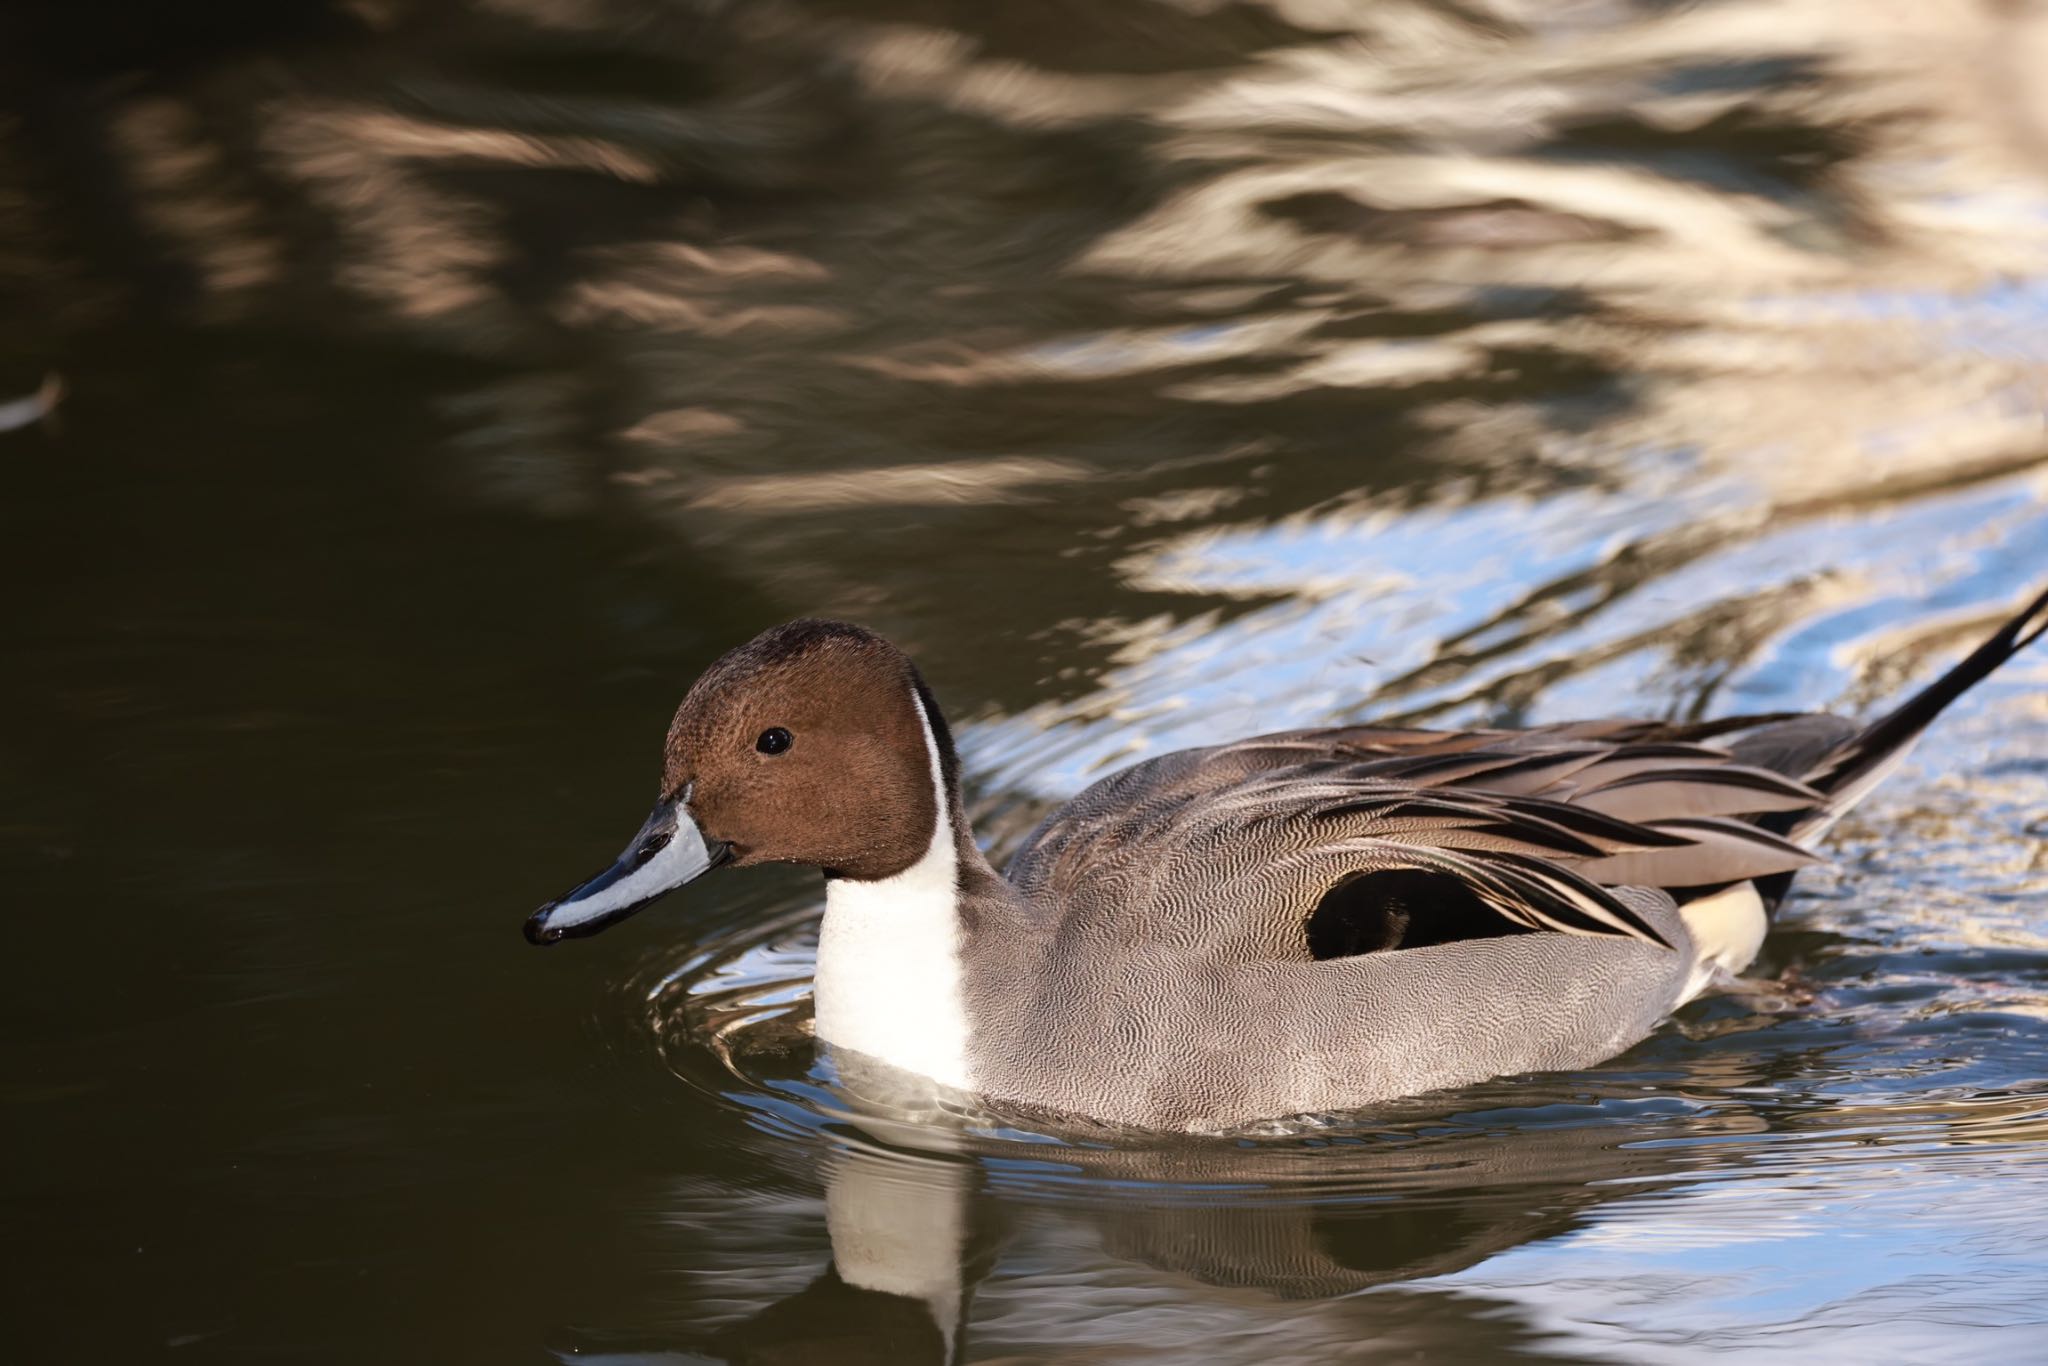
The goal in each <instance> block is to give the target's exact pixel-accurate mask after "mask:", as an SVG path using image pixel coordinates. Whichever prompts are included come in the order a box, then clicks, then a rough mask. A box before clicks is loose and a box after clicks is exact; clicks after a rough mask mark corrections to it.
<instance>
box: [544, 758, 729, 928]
mask: <svg viewBox="0 0 2048 1366" xmlns="http://www.w3.org/2000/svg"><path fill="white" fill-rule="evenodd" d="M688 796H689V793H688V792H687V791H686V792H684V793H683V794H682V795H681V796H678V797H675V798H672V799H668V800H664V801H661V802H659V803H657V804H656V805H655V808H654V814H653V815H651V816H649V817H648V818H647V824H645V825H643V826H641V827H640V833H639V834H637V835H635V836H633V842H632V843H631V844H629V845H627V846H626V852H625V853H623V854H621V855H619V861H618V862H617V863H614V864H613V865H612V866H611V867H609V868H607V869H605V870H604V871H603V872H602V873H599V874H598V875H597V876H596V877H594V878H592V879H590V881H588V882H586V883H584V884H583V885H582V886H580V887H578V888H576V889H575V890H574V891H572V892H570V893H568V894H567V895H565V896H561V897H557V898H556V899H555V900H553V901H550V902H549V903H548V904H547V905H545V906H543V907H541V908H540V909H539V910H537V911H535V912H534V913H533V914H532V915H530V916H528V917H527V918H526V938H527V942H528V943H532V944H552V943H554V942H556V941H557V940H561V939H575V938H578V937H580V936H582V935H586V934H596V933H597V932H598V931H599V930H602V929H604V928H606V927H607V926H610V925H616V924H618V923H619V922H620V921H621V920H624V919H625V918H626V917H627V916H629V915H631V914H633V912H635V911H637V910H639V909H640V908H641V907H642V906H645V905H647V904H648V903H649V902H651V901H655V900H658V899H660V898H661V897H662V896H665V895H666V894H668V893H669V892H672V891H674V890H675V889H676V888H678V887H680V886H682V885H683V884H684V883H685V882H689V881H692V880H694V879H696V878H699V877H702V876H703V875H704V874H706V873H708V872H710V871H711V870H712V869H713V868H716V867H717V866H718V865H719V864H721V863H724V862H725V861H726V860H727V859H729V858H731V857H732V850H731V848H730V847H729V846H727V845H725V844H722V843H720V842H719V841H717V840H711V839H706V838H704V832H703V831H701V830H699V829H698V828H697V822H695V821H693V820H691V819H690V811H689V807H688V806H686V805H685V804H684V803H685V800H686V799H687V798H688Z"/></svg>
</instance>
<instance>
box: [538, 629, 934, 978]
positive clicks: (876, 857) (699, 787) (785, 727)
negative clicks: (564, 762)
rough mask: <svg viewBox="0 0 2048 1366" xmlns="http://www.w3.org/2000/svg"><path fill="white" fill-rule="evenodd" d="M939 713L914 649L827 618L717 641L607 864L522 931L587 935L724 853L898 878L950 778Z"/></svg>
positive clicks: (916, 852) (541, 937) (922, 843)
mask: <svg viewBox="0 0 2048 1366" xmlns="http://www.w3.org/2000/svg"><path fill="white" fill-rule="evenodd" d="M954 781H955V778H954V759H953V747H952V743H951V739H950V737H949V736H948V735H947V732H946V724H945V721H944V720H943V719H942V718H941V717H940V715H939V711H938V708H937V707H936V706H935V705H933V703H932V700H931V694H930V693H929V692H928V691H927V690H926V688H925V686H924V681H923V679H921V678H920V677H919V676H918V672H917V669H916V667H915V666H914V665H912V664H911V662H910V660H909V658H908V657H907V656H906V655H905V654H904V653H903V652H902V651H901V650H898V649H897V648H896V647H895V646H893V645H891V644H890V643H889V642H888V641H886V640H883V639H882V638H881V637H880V636H878V635H875V634H874V633H873V632H871V631H866V630H863V629H861V628H860V627H858V626H849V625H847V624H845V623H844V622H836V621H793V622H791V623H789V624H788V625H787V626H778V627H776V628H775V629H774V630H772V631H767V632H765V633H763V634H762V635H760V636H757V637H755V638H754V639H753V640H751V641H749V642H748V643H747V644H745V645H742V646H740V647H739V648H738V649H736V650H733V651H731V652H730V653H728V654H726V655H725V656H724V657H723V658H721V659H719V660H718V662H717V663H715V664H713V665H712V666H711V667H710V668H709V669H707V670H706V671H705V673H704V676H703V677H702V678H699V679H698V680H697V682H696V684H695V686H693V687H692V688H691V689H690V691H689V694H688V695H687V696H685V697H684V698H683V703H682V705H681V706H680V707H678V708H677V709H676V715H675V720H674V721H673V722H672V723H670V725H669V729H668V744H667V747H666V750H665V752H664V754H663V761H662V774H661V798H660V800H659V801H657V802H656V803H655V805H654V813H653V814H652V815H650V816H649V817H648V818H647V823H646V824H645V825H643V826H641V828H640V833H639V834H637V835H635V836H634V837H633V842H632V843H631V844H629V845H628V846H627V847H626V852H625V853H624V854H622V855H620V856H619V859H618V861H617V862H616V863H614V864H613V865H612V866H611V867H610V868H608V869H606V870H605V871H604V872H602V873H600V874H598V875H597V876H596V877H594V878H592V879H590V881H588V882H585V883H583V884H582V885H581V886H579V887H577V888H576V889H575V890H573V891H571V892H569V893H568V894H567V895H565V896H562V897H560V898H558V899H556V900H554V901H551V902H549V903H548V904H547V905H545V906H543V907H541V908H540V909H539V910H537V911H535V912H534V913H533V914H532V915H531V916H530V917H528V919H527V921H526V937H527V938H528V939H529V940H531V941H532V942H534V943H536V944H552V943H554V942H555V941H557V940H560V939H566V938H571V937H573V936H577V935H585V934H595V933H597V932H598V931H599V930H601V929H604V928H605V927H606V926H608V925H613V924H616V923H617V922H619V921H620V920H623V919H625V918H626V917H627V916H629V915H631V914H632V913H633V912H634V911H637V910H639V909H640V908H641V907H642V906H645V905H646V904H647V903H648V902H650V901H653V900H654V899H656V898H657V897H659V896H661V895H663V894H664V893H666V892H670V891H673V890H674V889H675V888H677V887H680V886H682V885H683V884H684V883H686V882H689V881H691V880H692V879H694V878H697V877H699V876H701V875H702V874H704V873H706V872H709V871H710V870H711V869H713V868H716V867H719V866H721V865H723V864H728V863H730V864H749V863H803V864H811V865H814V866H816V867H819V868H822V869H824V870H825V871H826V872H827V873H828V874H830V875H832V876H835V877H849V878H860V879H877V878H885V877H892V876H894V875H895V874H897V873H900V872H902V871H903V870H904V869H906V868H909V867H910V866H911V865H912V864H914V863H916V862H917V861H918V859H919V858H920V857H921V856H922V855H923V854H924V853H925V851H926V850H927V849H928V848H929V847H930V846H931V841H932V836H933V832H934V831H935V830H936V829H937V828H938V822H939V821H941V820H943V819H946V817H947V815H948V813H947V811H946V810H944V809H943V808H944V806H945V805H946V804H947V803H949V801H950V794H951V792H952V790H953V784H954Z"/></svg>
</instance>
